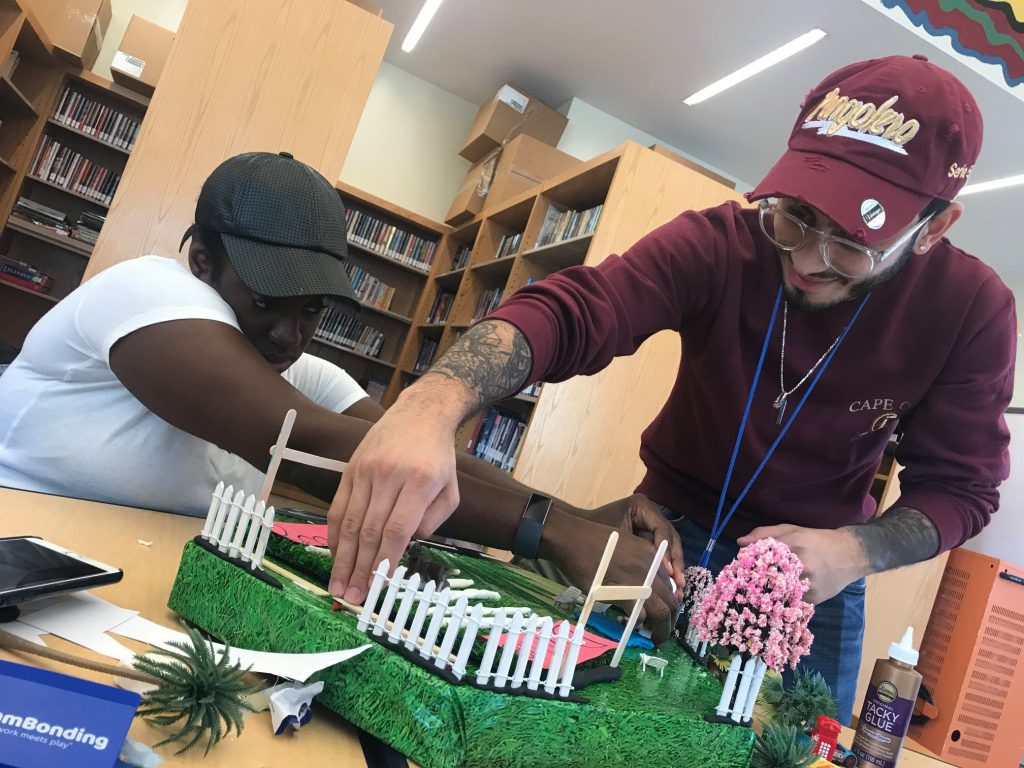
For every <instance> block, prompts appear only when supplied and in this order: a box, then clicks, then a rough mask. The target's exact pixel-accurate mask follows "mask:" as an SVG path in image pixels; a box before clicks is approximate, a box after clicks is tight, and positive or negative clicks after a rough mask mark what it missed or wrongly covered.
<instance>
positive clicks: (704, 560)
mask: <svg viewBox="0 0 1024 768" xmlns="http://www.w3.org/2000/svg"><path fill="white" fill-rule="evenodd" d="M869 298H871V294H870V293H868V294H867V295H865V296H864V298H863V299H861V302H860V305H859V306H858V307H857V311H856V312H854V313H853V317H851V318H850V322H848V323H847V324H846V327H845V328H843V332H842V333H841V334H839V340H838V341H837V342H836V345H835V346H834V347H833V348H832V351H831V352H829V353H828V356H827V357H826V358H825V360H824V361H823V362H822V364H821V367H820V368H819V369H818V372H817V373H816V374H815V375H814V378H813V379H811V383H810V384H809V385H808V386H807V389H806V390H805V391H804V394H803V397H801V398H800V402H798V403H797V404H796V408H794V409H793V413H792V414H791V415H790V417H789V418H788V419H787V420H786V423H785V424H784V425H783V426H782V429H781V430H779V434H778V435H777V436H776V437H775V441H774V442H773V443H772V444H771V445H770V446H769V447H768V450H767V451H766V452H765V454H764V458H763V459H761V463H760V464H758V465H757V469H755V470H754V472H753V474H752V475H751V476H750V479H749V480H748V481H747V484H746V485H745V486H743V490H742V491H740V495H739V496H737V497H736V500H735V501H734V502H733V503H732V506H731V507H729V511H728V512H726V513H725V518H724V519H722V509H723V507H724V506H725V494H726V491H727V490H728V489H729V484H730V483H731V482H732V471H733V469H734V468H735V466H736V456H737V455H738V454H739V452H740V442H741V441H742V440H743V432H744V430H746V428H747V417H748V416H749V415H750V405H751V403H753V402H754V392H755V391H756V390H757V381H758V379H760V378H761V369H762V368H764V357H765V353H766V352H767V351H768V342H769V341H770V340H771V337H772V330H773V329H774V328H775V318H776V317H777V316H778V314H779V304H781V303H782V286H779V292H778V293H777V294H776V295H775V306H773V307H772V316H771V319H769V321H768V330H767V331H766V332H765V334H764V343H763V344H761V356H760V357H759V358H758V360H757V369H756V370H755V371H754V380H753V381H752V382H751V384H750V393H749V394H748V395H747V405H746V407H745V408H744V409H743V418H742V419H740V428H739V430H737V432H736V443H735V444H734V445H733V448H732V457H731V458H730V459H729V469H728V470H727V471H726V473H725V482H723V483H722V493H721V495H720V496H719V497H718V507H717V508H716V509H715V521H714V523H712V525H711V536H710V537H709V538H708V545H707V547H706V548H705V549H704V554H703V555H701V558H700V565H701V566H702V567H704V568H707V566H708V562H710V560H711V553H712V552H713V551H714V549H715V545H716V544H717V543H718V539H719V537H720V536H721V535H722V532H723V531H724V530H725V526H726V525H728V524H729V521H730V520H731V519H732V516H733V514H734V513H735V512H736V510H737V509H738V508H739V506H740V503H741V502H742V501H743V499H744V498H746V495H747V492H748V491H749V490H750V488H751V486H752V485H753V484H754V481H755V480H757V478H758V476H759V475H760V474H761V470H763V469H764V467H765V465H766V464H767V463H768V459H770V458H771V457H772V454H773V453H775V449H776V448H777V447H778V445H779V443H781V442H782V438H783V437H785V435H786V432H787V431H788V430H789V427H790V425H791V424H792V423H793V420H794V419H796V417H797V414H799V413H800V410H801V409H802V408H803V407H804V403H805V402H807V398H808V397H810V394H811V392H813V391H814V387H815V386H816V385H817V383H818V380H819V379H820V378H821V377H822V375H823V374H824V373H825V369H826V368H828V365H829V363H831V362H832V358H833V357H835V354H836V352H838V351H839V347H841V346H842V344H843V339H845V338H846V334H847V333H849V332H850V328H852V327H853V324H854V323H855V322H856V321H857V318H858V317H859V316H860V312H861V310H862V309H864V305H865V304H867V303H868V299H869ZM720 519H721V523H719V520H720Z"/></svg>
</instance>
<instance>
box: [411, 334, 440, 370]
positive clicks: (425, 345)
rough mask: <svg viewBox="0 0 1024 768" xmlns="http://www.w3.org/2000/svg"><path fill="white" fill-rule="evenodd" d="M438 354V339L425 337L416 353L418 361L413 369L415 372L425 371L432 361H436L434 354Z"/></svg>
mask: <svg viewBox="0 0 1024 768" xmlns="http://www.w3.org/2000/svg"><path fill="white" fill-rule="evenodd" d="M436 354H437V339H431V338H424V339H423V341H421V342H420V350H419V352H417V353H416V363H415V364H414V365H413V367H412V369H413V371H414V372H415V373H423V372H424V371H426V370H427V369H428V368H429V367H430V365H431V363H433V362H434V355H436Z"/></svg>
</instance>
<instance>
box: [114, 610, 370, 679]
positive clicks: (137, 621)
mask: <svg viewBox="0 0 1024 768" xmlns="http://www.w3.org/2000/svg"><path fill="white" fill-rule="evenodd" d="M111 631H112V632H113V633H114V634H116V635H121V636H122V637H128V638H131V639H132V640H139V641H141V642H144V643H148V644H149V645H154V646H163V647H169V646H168V645H167V644H168V643H169V642H171V641H173V640H176V641H178V642H184V643H187V642H188V635H186V634H185V633H184V632H177V631H175V630H173V629H168V628H167V627H164V626H162V625H160V624H157V623H156V622H153V621H150V620H149V619H146V618H143V617H142V616H133V617H132V618H130V619H128V620H127V621H126V622H124V623H123V624H120V625H118V626H116V627H114V628H113V629H112V630H111ZM371 645H373V644H372V643H367V644H366V645H363V646H360V647H358V648H352V649H349V650H343V651H329V652H326V653H268V652H265V651H250V650H247V649H244V648H232V649H231V652H230V656H231V660H232V661H234V662H237V663H239V664H241V665H242V666H243V667H249V666H251V667H252V670H253V672H262V673H263V674H267V675H276V676H278V677H283V678H286V679H288V680H298V681H299V682H305V681H306V680H308V679H309V678H310V677H311V676H312V675H313V674H314V673H316V672H319V671H320V670H321V669H325V668H327V667H330V666H333V665H335V664H341V663H342V662H344V661H348V660H349V659H351V658H353V657H355V656H358V655H359V654H360V653H362V652H363V651H365V650H366V649H367V648H369V647H370V646H371ZM214 648H216V649H217V651H218V652H219V651H220V650H221V649H222V648H223V646H221V645H218V644H217V643H214Z"/></svg>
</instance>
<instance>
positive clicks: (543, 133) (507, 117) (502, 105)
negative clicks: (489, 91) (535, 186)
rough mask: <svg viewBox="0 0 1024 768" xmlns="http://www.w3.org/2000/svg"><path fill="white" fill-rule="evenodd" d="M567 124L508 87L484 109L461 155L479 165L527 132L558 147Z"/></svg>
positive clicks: (562, 116)
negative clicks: (498, 149)
mask: <svg viewBox="0 0 1024 768" xmlns="http://www.w3.org/2000/svg"><path fill="white" fill-rule="evenodd" d="M567 122H568V120H567V119H566V117H565V116H564V115H562V114H561V113H560V112H558V111H557V110H554V109H552V108H551V107H549V106H548V105H547V104H545V103H543V102H542V101H540V100H539V99H536V98H534V97H532V96H530V95H529V94H527V93H525V92H523V91H522V90H521V89H519V88H516V87H514V86H511V85H505V86H502V88H501V90H499V91H498V93H497V95H496V96H495V97H494V98H493V99H491V100H490V101H488V102H487V103H486V104H483V105H482V106H481V107H480V111H479V112H477V113H476V118H474V120H473V125H472V126H470V129H469V134H468V135H467V136H466V140H465V141H464V142H463V144H462V149H460V150H459V154H460V155H462V156H463V157H464V158H466V159H467V160H469V161H470V162H474V163H476V162H479V161H481V160H483V159H484V157H486V156H487V154H488V153H489V152H492V151H493V150H495V149H497V148H498V147H501V146H502V145H503V144H505V143H506V142H508V141H509V140H511V139H513V138H515V137H516V136H518V135H520V134H524V133H525V134H527V135H529V136H533V137H534V138H536V139H539V140H540V141H543V142H544V143H545V144H550V145H551V146H554V145H555V144H557V143H558V140H559V139H560V138H562V133H563V131H565V126H566V123H567Z"/></svg>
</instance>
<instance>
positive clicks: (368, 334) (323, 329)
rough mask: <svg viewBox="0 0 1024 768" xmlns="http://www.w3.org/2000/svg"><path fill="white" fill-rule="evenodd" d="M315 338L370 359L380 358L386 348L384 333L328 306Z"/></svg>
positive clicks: (331, 305) (335, 307) (330, 305)
mask: <svg viewBox="0 0 1024 768" xmlns="http://www.w3.org/2000/svg"><path fill="white" fill-rule="evenodd" d="M313 338H315V339H321V340H323V341H329V342H331V343H332V344H337V345H338V346H339V347H343V348H345V349H350V350H352V351H353V352H358V353H359V354H361V355H367V356H368V357H379V356H380V350H381V347H382V346H384V333H383V331H381V330H380V329H379V328H374V327H373V326H372V325H370V324H368V323H364V322H363V321H362V320H359V319H358V318H356V317H354V316H353V315H350V314H348V313H347V312H343V311H342V310H341V309H340V308H339V307H337V306H336V305H334V304H328V305H327V309H326V310H325V311H324V314H323V317H321V318H320V325H319V326H318V327H317V329H316V331H315V332H314V333H313Z"/></svg>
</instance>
